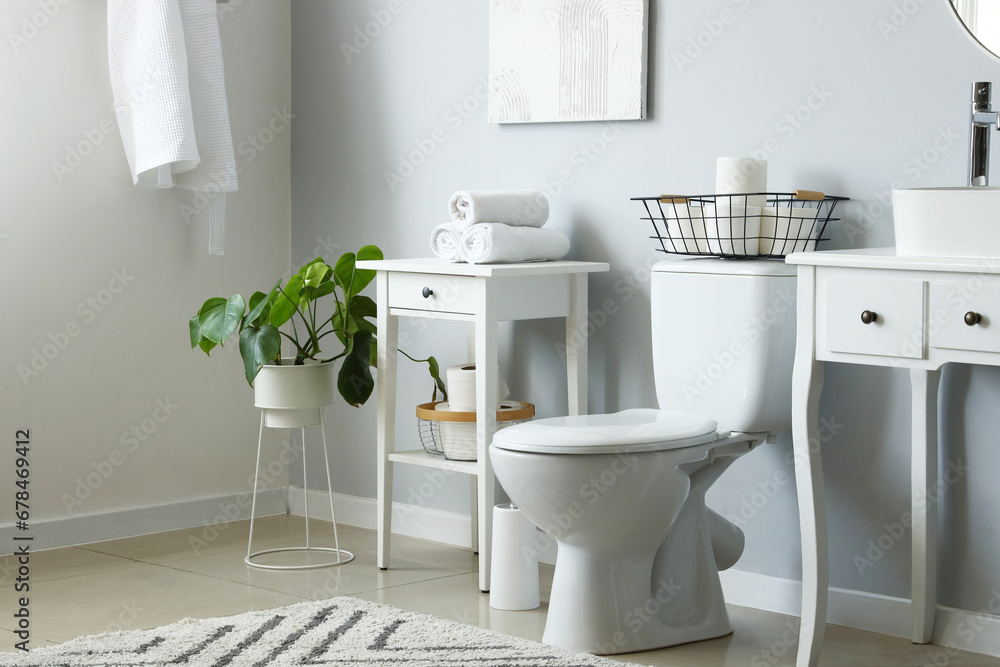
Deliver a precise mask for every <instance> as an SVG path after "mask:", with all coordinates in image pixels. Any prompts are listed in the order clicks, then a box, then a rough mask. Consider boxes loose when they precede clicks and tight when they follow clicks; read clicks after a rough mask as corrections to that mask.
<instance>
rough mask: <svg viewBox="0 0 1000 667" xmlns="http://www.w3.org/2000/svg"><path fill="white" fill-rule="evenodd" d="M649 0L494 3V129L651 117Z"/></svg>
mask: <svg viewBox="0 0 1000 667" xmlns="http://www.w3.org/2000/svg"><path fill="white" fill-rule="evenodd" d="M648 13H649V5H648V0H490V72H489V82H490V94H489V121H490V122H491V123H546V122H564V121H616V120H638V119H642V118H645V117H646V68H647V31H648V28H647V22H648Z"/></svg>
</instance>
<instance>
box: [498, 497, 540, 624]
mask: <svg viewBox="0 0 1000 667" xmlns="http://www.w3.org/2000/svg"><path fill="white" fill-rule="evenodd" d="M536 535H537V531H536V530H535V524H533V523H531V521H530V520H529V519H528V517H526V516H524V514H523V513H522V512H521V510H519V509H518V508H517V506H516V505H512V504H503V505H497V506H496V507H494V508H493V549H492V551H491V555H492V561H491V562H492V566H491V567H492V570H491V571H490V606H491V607H493V608H494V609H504V610H508V611H521V610H526V609H537V608H538V606H539V604H540V600H539V593H538V551H537V549H536V548H535V547H536V545H535V537H536Z"/></svg>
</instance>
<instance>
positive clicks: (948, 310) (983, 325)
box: [928, 277, 1000, 352]
mask: <svg viewBox="0 0 1000 667" xmlns="http://www.w3.org/2000/svg"><path fill="white" fill-rule="evenodd" d="M974 280H975V281H972V280H970V282H966V283H936V282H935V283H931V284H930V295H929V298H928V303H929V306H930V307H929V312H930V313H931V317H932V322H931V323H930V326H929V327H928V328H929V334H930V335H929V338H930V345H931V347H934V348H942V349H949V350H970V351H973V352H1000V285H990V284H984V283H983V282H982V281H981V279H979V278H978V277H977V278H975V279H974ZM977 316H978V317H977Z"/></svg>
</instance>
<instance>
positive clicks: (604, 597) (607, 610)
mask: <svg viewBox="0 0 1000 667" xmlns="http://www.w3.org/2000/svg"><path fill="white" fill-rule="evenodd" d="M729 462H730V461H719V462H718V463H717V464H716V466H707V467H706V468H703V469H702V472H701V474H696V479H697V478H698V477H701V478H702V479H697V482H699V483H696V484H694V485H693V486H694V488H692V489H691V493H690V495H689V496H688V498H687V499H686V500H685V501H684V503H683V505H682V506H681V509H680V511H679V513H678V515H677V518H676V520H675V521H674V522H673V526H672V527H670V532H669V535H668V536H667V538H666V540H665V541H663V542H662V543H661V544H660V545H659V547H658V548H657V547H656V545H649V544H647V545H644V547H642V548H638V549H637V548H636V546H637V545H630V546H629V547H628V548H627V550H625V552H624V553H622V552H617V551H616V550H614V549H608V550H597V549H594V548H592V546H591V547H590V548H581V547H578V546H574V545H571V544H565V543H563V542H559V552H558V555H557V558H556V571H555V576H554V579H553V582H552V593H551V595H550V601H549V613H548V617H547V619H546V623H545V633H544V635H543V637H542V641H543V642H544V643H546V644H551V645H553V646H558V647H560V648H566V649H571V650H576V651H585V652H588V653H595V654H597V655H616V654H620V653H634V652H638V651H649V650H652V649H659V648H667V647H670V646H677V645H679V644H689V643H692V642H698V641H704V640H707V639H716V638H718V637H725V636H726V635H729V634H731V633H732V632H733V626H732V624H731V623H730V621H729V614H728V612H727V611H726V601H725V598H724V597H723V593H722V582H721V581H720V579H719V570H718V567H717V565H716V558H715V554H714V550H713V546H712V530H711V528H710V526H711V525H712V523H710V521H709V510H708V508H707V507H706V506H705V491H706V490H707V487H708V486H709V483H708V482H709V481H714V478H716V477H718V475H719V474H721V472H722V470H724V469H725V468H726V467H728V463H729ZM710 468H715V469H714V470H712V469H710ZM707 477H711V478H712V479H711V480H709V479H706V478H707Z"/></svg>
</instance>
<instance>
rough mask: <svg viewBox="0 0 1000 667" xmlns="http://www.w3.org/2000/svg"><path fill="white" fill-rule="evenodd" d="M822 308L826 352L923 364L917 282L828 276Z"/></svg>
mask: <svg viewBox="0 0 1000 667" xmlns="http://www.w3.org/2000/svg"><path fill="white" fill-rule="evenodd" d="M825 302H826V313H825V315H826V318H825V319H826V347H827V349H828V350H829V351H831V352H847V353H853V354H874V355H879V356H886V357H905V358H909V359H923V357H924V334H923V332H924V282H923V281H922V280H917V279H911V280H897V279H890V278H854V277H846V276H831V277H830V279H829V281H828V283H827V286H826V300H825ZM865 311H869V313H871V314H874V319H873V320H872V321H871V322H870V323H868V324H866V323H865V322H864V321H863V319H862V313H864V312H865Z"/></svg>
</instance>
